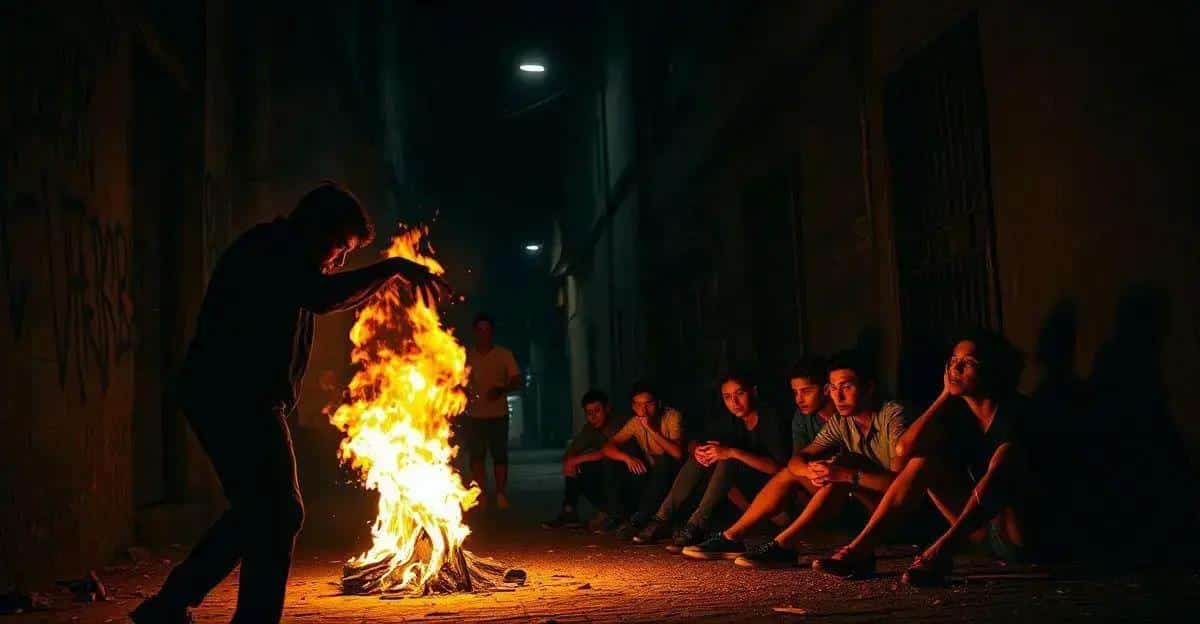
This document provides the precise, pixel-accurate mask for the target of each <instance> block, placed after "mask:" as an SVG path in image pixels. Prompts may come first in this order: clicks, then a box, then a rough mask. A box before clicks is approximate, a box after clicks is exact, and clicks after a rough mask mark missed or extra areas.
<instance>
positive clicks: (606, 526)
mask: <svg viewBox="0 0 1200 624" xmlns="http://www.w3.org/2000/svg"><path fill="white" fill-rule="evenodd" d="M620 524H621V521H620V520H617V519H616V518H615V517H613V516H610V515H608V514H607V513H605V512H603V511H601V512H600V513H598V514H596V515H595V517H593V518H592V520H591V522H588V530H589V531H591V532H592V533H595V534H596V535H604V534H606V533H612V532H613V531H615V530H617V526H618V525H620Z"/></svg>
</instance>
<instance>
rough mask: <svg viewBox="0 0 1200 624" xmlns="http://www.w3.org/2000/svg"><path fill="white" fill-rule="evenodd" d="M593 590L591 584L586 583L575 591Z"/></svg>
mask: <svg viewBox="0 0 1200 624" xmlns="http://www.w3.org/2000/svg"><path fill="white" fill-rule="evenodd" d="M591 588H592V584H591V583H584V584H583V585H580V586H579V587H576V588H575V589H591Z"/></svg>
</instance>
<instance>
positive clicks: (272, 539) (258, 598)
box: [159, 405, 304, 623]
mask: <svg viewBox="0 0 1200 624" xmlns="http://www.w3.org/2000/svg"><path fill="white" fill-rule="evenodd" d="M186 411H187V416H188V420H189V422H191V425H192V428H193V430H195V432H196V435H197V437H198V438H199V439H200V444H201V445H202V446H203V447H204V450H205V452H206V453H208V456H209V458H210V459H211V460H212V463H213V467H214V468H216V471H217V476H218V477H219V478H220V480H221V486H222V487H223V488H224V490H225V496H226V498H228V499H229V509H228V510H227V511H226V512H225V513H224V514H223V515H222V516H221V518H220V519H218V520H217V522H216V523H215V524H213V526H212V527H211V528H209V529H208V532H207V533H205V534H204V536H203V537H201V538H200V542H199V543H198V544H196V546H195V548H193V549H192V552H191V554H189V555H188V557H187V559H185V560H183V562H181V563H180V564H179V565H178V566H176V567H175V569H174V570H172V571H171V574H170V575H169V576H168V577H167V580H166V582H165V583H163V587H162V589H161V590H160V591H159V597H160V598H161V599H162V600H163V601H164V602H166V603H167V604H170V605H179V606H184V605H191V606H196V605H198V604H200V601H201V600H203V599H204V597H205V596H206V595H207V594H208V592H209V591H211V590H212V588H213V587H216V586H217V584H218V583H220V582H221V581H222V580H224V578H225V577H226V576H228V575H229V573H230V572H232V571H233V569H234V567H236V566H237V564H238V562H239V561H240V562H241V564H242V572H241V578H240V582H239V585H238V603H237V611H236V613H235V614H234V616H233V622H235V623H249V622H278V621H279V619H280V617H281V615H282V613H283V597H284V592H285V590H286V587H287V578H288V572H289V569H290V567H291V563H292V547H293V546H294V543H295V538H296V534H297V533H299V532H300V526H301V524H302V523H303V520H304V505H303V503H302V501H301V498H300V485H299V483H298V481H297V479H296V456H295V453H294V451H293V449H292V437H291V434H290V432H289V431H288V427H287V423H286V421H285V417H284V415H283V413H282V412H281V411H280V410H278V409H270V408H263V409H259V410H253V409H251V410H242V411H241V412H238V411H237V409H236V408H233V409H231V408H230V406H229V405H224V406H215V405H211V406H203V407H198V408H195V409H191V410H186Z"/></svg>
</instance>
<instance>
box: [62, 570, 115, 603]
mask: <svg viewBox="0 0 1200 624" xmlns="http://www.w3.org/2000/svg"><path fill="white" fill-rule="evenodd" d="M57 584H58V586H59V587H66V588H67V589H68V590H70V591H71V592H72V593H74V594H75V600H77V601H79V602H96V601H97V600H100V601H107V600H108V590H106V589H104V583H101V582H100V577H99V576H96V571H95V570H91V571H89V572H88V573H87V576H85V577H82V578H77V579H69V580H66V581H58V583H57Z"/></svg>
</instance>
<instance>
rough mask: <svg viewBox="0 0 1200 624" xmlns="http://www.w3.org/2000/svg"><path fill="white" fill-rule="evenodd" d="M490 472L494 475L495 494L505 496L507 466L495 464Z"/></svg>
mask: <svg viewBox="0 0 1200 624" xmlns="http://www.w3.org/2000/svg"><path fill="white" fill-rule="evenodd" d="M492 470H494V471H495V473H496V493H497V494H499V495H500V496H505V495H506V494H507V493H508V464H495V465H493V466H492Z"/></svg>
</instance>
